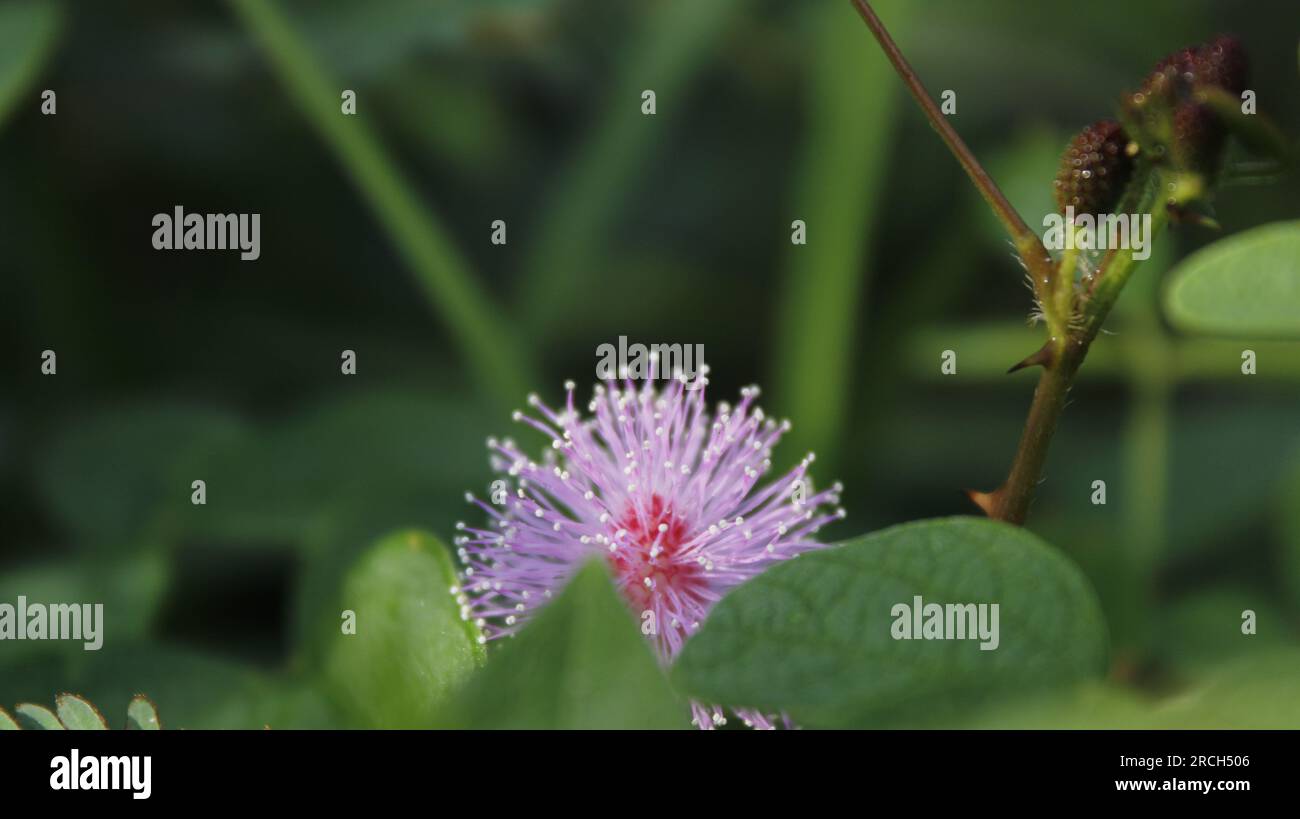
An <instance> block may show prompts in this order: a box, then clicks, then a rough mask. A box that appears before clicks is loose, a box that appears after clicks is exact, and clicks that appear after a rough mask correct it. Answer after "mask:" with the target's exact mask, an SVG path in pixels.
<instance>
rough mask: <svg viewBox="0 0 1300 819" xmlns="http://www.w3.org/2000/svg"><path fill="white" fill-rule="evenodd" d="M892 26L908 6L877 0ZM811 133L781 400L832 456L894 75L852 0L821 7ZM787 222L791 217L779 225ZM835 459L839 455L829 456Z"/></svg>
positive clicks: (795, 206) (781, 360)
mask: <svg viewBox="0 0 1300 819" xmlns="http://www.w3.org/2000/svg"><path fill="white" fill-rule="evenodd" d="M877 5H878V6H879V11H880V13H881V14H882V15H883V16H884V17H885V19H887V20H888V21H889V25H890V27H891V28H893V29H895V33H898V32H897V30H898V29H899V28H900V27H904V26H905V23H906V21H905V18H906V16H907V14H908V11H909V7H908V6H907V5H905V4H903V3H898V2H883V3H879V4H877ZM818 13H819V14H820V15H821V17H820V19H819V20H818V23H819V25H820V26H821V29H820V34H819V39H818V41H817V45H816V50H817V57H816V63H815V65H814V66H813V73H812V88H811V89H810V91H811V110H810V111H809V112H808V123H809V124H808V138H807V142H806V143H805V145H804V152H803V156H802V158H801V159H800V161H799V166H798V167H799V177H798V181H797V186H796V191H797V193H796V195H795V199H794V201H793V202H792V203H791V205H792V206H791V209H790V212H789V214H790V220H791V221H793V220H795V219H802V220H803V221H804V222H805V223H806V224H807V226H808V235H807V239H808V243H807V244H806V245H793V246H791V248H790V250H789V256H788V258H787V263H786V268H785V282H784V285H783V294H782V298H781V299H780V301H779V302H778V304H779V305H780V315H779V319H778V332H777V346H776V362H777V363H776V367H777V370H776V378H775V390H776V401H775V403H776V404H777V405H778V406H779V407H780V408H781V410H782V411H783V412H784V413H785V414H787V415H789V416H790V418H791V419H793V420H794V422H795V423H794V429H793V430H792V432H791V434H792V436H793V437H792V439H791V440H792V441H793V442H795V447H794V450H796V451H797V452H798V453H799V454H802V453H803V452H804V451H805V450H810V449H811V450H814V451H817V452H818V454H819V455H824V456H833V455H834V444H835V443H836V442H837V441H839V439H840V434H841V432H842V430H843V427H844V421H845V414H846V411H847V400H848V391H849V385H850V384H851V383H852V377H851V376H852V360H853V355H852V346H853V343H854V336H855V331H856V328H855V324H856V323H857V322H856V321H855V313H856V312H857V311H858V310H859V308H860V304H861V301H862V296H863V294H864V292H865V291H866V289H867V283H868V279H869V277H870V271H869V270H867V269H866V268H865V267H864V265H865V259H866V258H867V252H868V249H869V248H870V245H871V241H872V226H873V224H874V223H875V221H876V213H877V194H878V193H879V191H880V188H881V184H882V183H883V181H884V177H885V172H886V170H887V161H886V160H887V154H888V148H889V145H888V143H887V140H888V137H889V133H890V123H891V122H892V121H893V117H892V116H891V112H892V111H893V109H894V107H895V106H896V105H897V102H898V97H899V93H900V89H899V88H898V87H897V86H898V81H897V78H896V77H895V76H894V73H893V70H892V69H891V68H890V66H889V62H888V61H887V60H886V59H885V57H884V55H883V54H881V53H880V50H879V49H878V48H876V47H875V44H874V43H873V42H872V41H871V38H870V37H869V36H867V35H866V34H865V33H864V32H863V30H862V29H861V26H856V25H855V23H857V22H858V21H857V20H856V19H855V17H854V15H853V9H852V8H851V7H850V6H848V5H847V4H844V5H841V4H839V3H831V4H828V5H826V6H824V7H823V8H822V10H821V11H819V12H818ZM782 229H783V230H786V231H789V224H788V223H787V224H785V225H784V226H783V227H782ZM831 468H833V463H832V464H831Z"/></svg>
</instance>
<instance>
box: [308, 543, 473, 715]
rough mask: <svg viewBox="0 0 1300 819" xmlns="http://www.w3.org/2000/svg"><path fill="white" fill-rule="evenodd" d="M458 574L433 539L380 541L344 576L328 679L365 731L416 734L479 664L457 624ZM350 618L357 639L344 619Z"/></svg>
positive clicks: (462, 625) (469, 631)
mask: <svg viewBox="0 0 1300 819" xmlns="http://www.w3.org/2000/svg"><path fill="white" fill-rule="evenodd" d="M455 585H456V573H455V571H454V570H453V568H452V564H451V558H450V556H449V555H448V553H447V550H446V548H445V547H444V546H443V545H442V544H441V543H440V542H439V541H438V540H437V539H436V538H434V537H432V536H431V535H426V534H423V533H420V532H403V533H400V534H396V535H392V536H390V537H388V538H385V539H384V540H382V541H380V542H379V544H378V545H376V546H375V547H374V548H372V549H371V550H370V551H369V552H368V553H367V554H366V555H365V556H364V557H363V558H362V559H361V561H360V562H359V563H358V564H357V566H356V567H354V568H353V569H352V571H351V572H350V573H349V574H348V577H347V580H346V581H345V582H344V587H343V594H342V597H341V598H340V600H339V608H340V615H337V616H339V618H340V619H339V620H338V621H336V622H337V625H336V628H337V631H336V633H335V637H334V645H333V646H332V649H331V651H330V657H329V663H328V674H329V678H330V681H331V683H332V684H333V686H334V688H335V690H336V691H337V692H338V693H339V695H340V698H341V699H343V700H344V701H345V702H346V704H347V705H348V706H349V707H350V710H351V711H352V712H353V713H354V714H355V715H356V716H357V717H358V718H359V719H360V720H361V721H362V722H363V723H364V724H365V725H368V726H371V727H376V728H399V727H400V728H415V727H420V726H422V725H425V724H427V722H428V720H429V718H430V717H431V715H432V714H433V711H434V708H435V707H436V706H437V705H438V704H439V703H440V702H441V701H442V699H443V698H444V697H445V695H446V694H447V692H448V691H449V690H450V689H451V688H452V687H453V686H455V685H457V684H458V683H460V682H461V681H462V680H463V679H464V678H465V677H466V676H467V675H468V674H469V672H470V671H472V670H473V669H474V667H475V666H476V665H478V664H479V663H480V662H481V660H482V658H483V647H482V646H480V645H479V643H478V630H477V629H476V628H475V627H474V625H473V624H472V623H469V622H466V621H464V620H462V619H461V617H460V608H459V605H458V604H457V603H456V599H455V598H454V597H453V596H452V593H451V588H452V587H453V586H455ZM347 612H351V613H352V614H353V615H355V620H354V623H355V633H354V634H348V633H345V632H344V630H343V626H344V624H345V623H346V622H347V621H346V620H345V619H344V618H343V616H342V615H344V614H346V613H347Z"/></svg>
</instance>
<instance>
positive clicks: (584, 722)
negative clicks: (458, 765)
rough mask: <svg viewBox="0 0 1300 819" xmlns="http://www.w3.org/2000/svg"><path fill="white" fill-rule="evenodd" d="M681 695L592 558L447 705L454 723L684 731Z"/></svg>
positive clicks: (686, 717)
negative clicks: (676, 693)
mask: <svg viewBox="0 0 1300 819" xmlns="http://www.w3.org/2000/svg"><path fill="white" fill-rule="evenodd" d="M689 719H690V712H689V710H688V709H687V707H686V706H685V704H683V703H681V702H679V701H678V700H677V698H676V696H675V695H674V693H673V691H672V689H671V688H670V687H669V685H668V680H667V679H666V678H665V677H664V674H663V672H662V671H661V670H660V668H659V664H658V661H657V660H656V659H655V658H654V655H653V654H652V653H651V650H650V644H649V643H648V642H647V641H646V640H645V638H643V637H642V636H641V634H640V633H639V629H638V628H637V623H636V621H635V620H634V619H633V617H632V613H631V612H630V611H628V607H627V604H626V603H625V602H624V601H623V599H622V598H621V597H619V595H618V592H617V590H616V589H615V588H614V584H613V582H612V581H611V580H610V577H609V573H608V572H607V571H606V569H605V568H604V566H603V565H601V563H600V562H599V561H593V562H592V563H590V564H588V565H587V566H586V567H585V568H583V569H582V570H581V571H580V572H578V574H577V575H576V576H575V577H574V578H573V580H571V581H569V584H568V586H566V587H565V589H564V592H563V593H561V594H560V596H559V597H558V598H556V599H555V600H554V601H552V602H551V603H549V604H547V605H546V607H545V608H544V609H542V610H541V611H540V612H539V613H538V615H537V619H536V620H534V621H533V622H532V623H530V624H529V626H528V628H526V629H524V630H523V631H522V632H520V634H519V636H518V637H516V638H513V639H511V640H510V641H509V642H508V643H507V644H506V645H504V646H502V647H501V650H500V653H499V654H497V655H496V656H494V657H493V658H492V659H491V660H489V662H488V665H487V667H486V668H484V669H483V671H482V672H480V674H479V675H478V676H477V677H475V678H474V679H473V680H471V681H470V683H469V685H467V686H465V689H464V690H463V691H462V692H461V694H460V696H459V697H457V698H455V699H454V700H453V701H452V702H451V703H449V705H448V707H447V709H446V711H445V712H444V715H443V718H442V720H441V722H442V724H443V725H445V726H447V727H456V728H529V729H570V728H573V729H593V728H632V729H639V728H686V727H688V726H689Z"/></svg>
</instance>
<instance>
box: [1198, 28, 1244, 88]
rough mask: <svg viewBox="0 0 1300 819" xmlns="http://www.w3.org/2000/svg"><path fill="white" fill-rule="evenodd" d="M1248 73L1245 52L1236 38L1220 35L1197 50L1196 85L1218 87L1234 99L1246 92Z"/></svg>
mask: <svg viewBox="0 0 1300 819" xmlns="http://www.w3.org/2000/svg"><path fill="white" fill-rule="evenodd" d="M1248 73H1249V67H1248V64H1247V61H1246V50H1245V49H1244V48H1242V45H1241V41H1240V40H1238V39H1237V38H1236V37H1232V36H1229V35H1227V34H1220V35H1219V36H1218V37H1215V38H1214V39H1213V40H1211V41H1209V42H1208V43H1206V44H1205V45H1203V46H1201V47H1200V48H1199V49H1198V50H1197V55H1196V82H1198V83H1202V84H1205V85H1214V86H1218V87H1219V88H1222V89H1223V90H1224V91H1227V92H1228V93H1230V94H1232V95H1233V96H1234V97H1239V96H1241V92H1242V91H1245V90H1246V76H1247V74H1248Z"/></svg>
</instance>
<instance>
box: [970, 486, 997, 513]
mask: <svg viewBox="0 0 1300 819" xmlns="http://www.w3.org/2000/svg"><path fill="white" fill-rule="evenodd" d="M1001 492H1002V490H1001V489H996V490H994V491H992V492H980V491H979V490H978V489H967V490H966V497H968V498H970V500H971V502H972V503H974V504H975V505H976V506H978V507H979V508H980V510H981V511H983V512H984V514H985V515H987V516H989V517H994V516H995V515H994V511H995V510H996V508H997V501H998V495H999V494H1000V493H1001Z"/></svg>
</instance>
